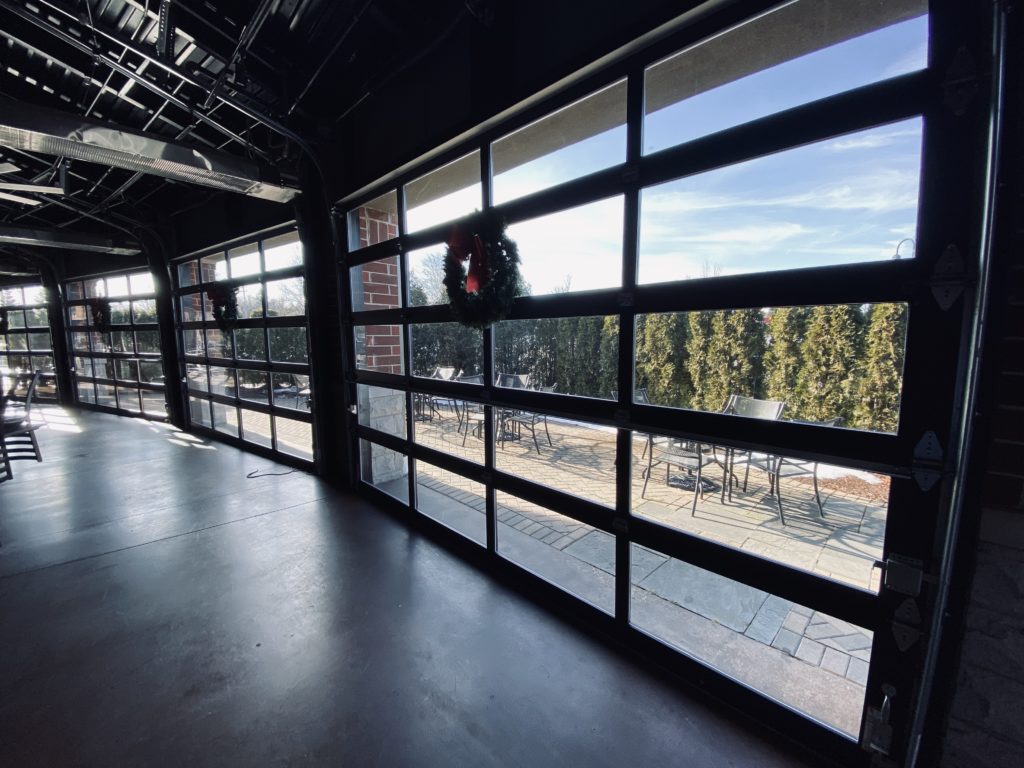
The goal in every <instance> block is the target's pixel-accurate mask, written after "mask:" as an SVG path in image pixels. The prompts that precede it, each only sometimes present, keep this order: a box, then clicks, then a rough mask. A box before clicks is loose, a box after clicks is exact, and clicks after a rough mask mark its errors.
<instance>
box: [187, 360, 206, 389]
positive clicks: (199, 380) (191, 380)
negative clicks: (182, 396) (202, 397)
mask: <svg viewBox="0 0 1024 768" xmlns="http://www.w3.org/2000/svg"><path fill="white" fill-rule="evenodd" d="M185 375H186V377H187V378H188V388H189V389H194V390H196V391H198V392H208V391H209V390H210V382H209V379H208V378H207V374H206V366H205V365H194V364H192V363H189V364H188V365H186V366H185Z"/></svg>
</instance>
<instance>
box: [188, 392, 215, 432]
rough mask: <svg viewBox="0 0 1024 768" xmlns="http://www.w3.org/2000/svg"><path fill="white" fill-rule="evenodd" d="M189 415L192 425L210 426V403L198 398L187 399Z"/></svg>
mask: <svg viewBox="0 0 1024 768" xmlns="http://www.w3.org/2000/svg"><path fill="white" fill-rule="evenodd" d="M188 405H189V414H190V418H191V421H192V423H193V424H201V425H202V426H204V427H209V426H210V403H209V401H207V400H201V399H199V398H198V397H190V398H189V399H188Z"/></svg>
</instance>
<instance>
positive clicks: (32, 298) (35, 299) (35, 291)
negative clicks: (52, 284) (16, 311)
mask: <svg viewBox="0 0 1024 768" xmlns="http://www.w3.org/2000/svg"><path fill="white" fill-rule="evenodd" d="M23 291H24V293H25V306H27V307H30V306H32V305H34V304H45V303H46V289H45V288H43V286H41V285H26V286H24V288H23Z"/></svg>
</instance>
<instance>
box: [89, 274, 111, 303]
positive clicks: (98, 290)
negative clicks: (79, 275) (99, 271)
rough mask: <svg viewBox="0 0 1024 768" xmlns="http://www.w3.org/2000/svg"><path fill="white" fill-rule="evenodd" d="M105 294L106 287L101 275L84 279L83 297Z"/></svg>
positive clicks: (92, 297) (93, 297) (96, 296)
mask: <svg viewBox="0 0 1024 768" xmlns="http://www.w3.org/2000/svg"><path fill="white" fill-rule="evenodd" d="M106 295H107V288H106V286H105V285H104V283H103V278H102V277H95V278H93V279H91V280H86V281H85V298H87V299H95V298H99V297H102V296H106Z"/></svg>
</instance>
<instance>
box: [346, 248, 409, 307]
mask: <svg viewBox="0 0 1024 768" xmlns="http://www.w3.org/2000/svg"><path fill="white" fill-rule="evenodd" d="M399 269H400V266H399V262H398V256H388V257H387V258H384V259H378V260H377V261H371V262H367V263H366V264H360V265H358V266H355V267H352V268H350V269H349V282H350V283H351V286H352V310H353V311H354V312H362V311H363V310H367V309H392V308H394V307H399V306H401V303H402V300H401V296H402V287H401V286H402V283H401V280H400V278H399V274H398V272H399Z"/></svg>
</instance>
